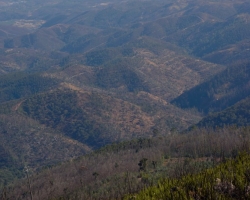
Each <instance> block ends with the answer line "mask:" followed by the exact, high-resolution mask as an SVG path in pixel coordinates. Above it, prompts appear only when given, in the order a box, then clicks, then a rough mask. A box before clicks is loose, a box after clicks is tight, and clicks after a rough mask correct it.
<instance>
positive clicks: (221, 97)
mask: <svg viewBox="0 0 250 200" xmlns="http://www.w3.org/2000/svg"><path fill="white" fill-rule="evenodd" d="M249 58H250V3H249V2H248V1H246V0H238V1H229V0H219V1H202V0H188V1H186V0H178V1H174V0H167V1H166V0H164V1H163V0H156V1H143V0H141V1H140V0H138V1H132V0H131V1H130V0H126V1H118V0H111V1H108V2H105V1H100V0H91V1H80V0H74V1H65V0H50V1H46V0H44V1H36V0H35V1H34V0H33V1H29V0H27V1H19V0H16V1H3V0H0V75H1V79H0V103H1V104H0V124H1V127H0V128H1V129H0V135H1V141H0V149H1V151H0V154H1V157H0V172H1V173H0V176H1V180H2V182H0V184H4V183H7V180H10V179H12V178H14V177H16V176H21V173H20V170H21V169H23V167H24V165H29V166H31V167H32V168H34V169H36V168H41V167H43V166H47V165H52V164H55V163H58V162H59V161H65V160H68V159H69V158H73V157H76V156H79V155H82V154H84V153H87V152H90V151H92V150H94V149H97V148H99V147H102V146H104V145H106V144H110V143H112V142H116V141H123V140H129V139H133V138H142V137H153V136H156V135H166V134H168V133H170V132H171V131H173V130H177V131H183V130H186V129H187V128H189V127H190V126H192V125H195V124H198V126H200V125H205V126H212V127H216V126H224V125H230V124H236V125H248V124H249V117H248V114H247V113H248V100H249V94H250V93H249V91H250V87H249V75H248V74H249V66H250V65H249V63H250V60H249ZM230 106H232V107H230ZM242 108H244V109H243V110H244V111H245V112H246V113H243V114H242V112H240V111H239V110H241V109H242ZM225 109H226V110H225ZM232 110H233V111H232ZM220 111H222V113H217V114H214V113H213V112H220ZM228 111H230V112H228ZM232 112H233V113H234V114H233V115H232V116H231V114H228V113H232ZM209 113H210V114H211V116H210V115H209V116H208V117H207V118H206V116H207V115H208V114H209ZM225 113H226V114H225ZM239 114H240V115H241V116H242V117H241V118H242V119H243V121H244V122H240V120H239V118H238V116H239ZM221 115H222V116H223V115H227V120H224V121H223V120H218V116H221ZM203 117H205V118H204V119H203V121H201V122H200V123H199V121H200V120H202V118H203ZM231 117H233V118H235V119H237V120H232V119H231ZM204 120H205V121H206V120H208V121H209V123H208V122H206V123H205V121H204ZM13 163H15V167H12V168H11V167H10V166H12V165H13ZM6 174H7V175H6ZM11 177H12V178H11Z"/></svg>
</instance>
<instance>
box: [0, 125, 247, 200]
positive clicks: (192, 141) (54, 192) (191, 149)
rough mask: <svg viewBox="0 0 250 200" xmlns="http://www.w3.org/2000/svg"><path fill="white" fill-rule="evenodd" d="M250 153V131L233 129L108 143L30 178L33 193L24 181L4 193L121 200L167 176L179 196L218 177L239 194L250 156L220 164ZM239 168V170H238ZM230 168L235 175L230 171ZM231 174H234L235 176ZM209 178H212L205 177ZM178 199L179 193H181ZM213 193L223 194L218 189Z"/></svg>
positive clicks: (243, 184)
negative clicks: (234, 188) (231, 183)
mask: <svg viewBox="0 0 250 200" xmlns="http://www.w3.org/2000/svg"><path fill="white" fill-rule="evenodd" d="M248 150H249V128H240V129H239V128H238V129H236V128H235V127H228V128H224V129H217V130H216V131H212V130H211V131H208V130H206V129H196V130H193V131H192V132H189V133H187V134H177V133H174V132H173V133H172V134H170V135H167V136H165V137H154V138H151V139H138V140H133V141H127V142H122V143H118V144H112V145H108V146H106V147H104V148H101V149H99V150H98V151H97V152H94V153H91V154H89V155H86V156H83V157H80V158H77V159H74V160H71V161H68V162H65V163H63V164H61V165H58V166H54V167H52V168H47V169H44V170H43V171H42V172H41V173H39V174H30V182H31V189H29V186H28V184H27V180H26V179H23V180H20V181H18V182H16V183H15V184H13V185H11V186H9V187H7V188H5V189H3V190H2V192H3V194H5V197H6V198H10V199H11V198H13V197H15V198H17V197H18V198H19V199H27V198H29V197H30V191H31V192H32V194H33V198H34V199H39V198H40V199H41V198H42V199H44V198H54V199H60V198H63V199H65V198H74V199H122V198H123V197H124V196H126V195H127V194H132V196H134V193H135V192H139V191H141V190H142V189H144V188H145V187H149V186H151V187H152V186H154V185H157V182H158V181H159V180H160V179H163V178H167V180H166V181H165V182H160V183H161V185H162V184H167V185H166V189H167V188H169V187H170V186H172V187H175V186H176V187H179V189H180V192H182V191H183V190H184V191H187V192H186V193H184V194H183V195H185V194H189V191H190V194H191V192H192V194H195V192H197V191H196V190H195V189H198V188H203V189H202V190H201V194H202V195H208V193H207V187H208V186H209V185H210V186H211V187H212V186H213V185H214V184H215V181H216V178H220V179H221V181H230V180H231V179H230V180H228V179H227V178H232V180H235V181H236V182H233V184H234V185H235V187H238V186H239V190H238V188H237V190H235V192H239V191H241V192H243V188H244V187H245V186H246V184H247V180H246V179H245V178H244V176H243V177H242V174H244V172H246V168H245V167H247V165H248V158H249V156H243V157H239V159H240V160H238V161H237V160H236V161H235V162H234V161H232V162H231V161H229V162H228V163H227V164H226V165H225V164H221V165H219V166H217V165H218V164H220V163H221V162H224V161H225V159H228V158H231V157H233V158H234V157H236V156H237V154H238V152H240V151H248ZM242 158H244V159H243V160H242ZM245 158H247V159H246V160H247V162H246V163H245ZM233 163H235V165H234V164H233ZM243 163H245V164H246V165H245V164H243ZM242 164H243V165H242ZM216 166H217V167H216ZM234 166H235V167H236V166H237V168H236V169H234V168H233V167H234ZM243 166H244V168H241V167H243ZM211 167H215V168H214V169H213V168H212V169H211ZM228 167H231V168H230V169H231V170H233V171H230V170H229V171H228V170H226V169H227V168H228ZM205 169H208V171H204V170H205ZM220 170H221V171H220ZM199 172H201V173H200V174H199ZM210 172H211V174H212V175H213V176H212V177H211V179H210V178H208V177H209V174H210ZM220 172H222V174H220ZM231 172H235V177H234V176H232V173H231ZM197 174H198V175H197ZM205 174H207V175H208V176H205V178H204V175H205ZM223 175H224V179H223ZM214 176H217V177H214ZM231 176H232V177H231ZM202 177H203V178H202ZM212 179H213V181H212V182H211V180H212ZM202 180H203V181H202ZM200 181H201V182H200ZM203 183H204V185H202V184H203ZM176 184H179V185H176ZM182 184H183V185H182ZM197 184H198V185H197ZM238 184H239V185H238ZM188 185H189V186H190V187H188ZM186 187H187V188H186ZM155 188H158V189H156V192H155V195H161V194H165V193H166V195H168V193H169V190H164V189H163V190H162V191H161V194H159V193H158V192H157V191H158V190H159V187H154V188H150V189H148V191H153V190H154V189H155ZM163 188H164V187H163ZM160 190H161V189H160ZM211 190H212V191H214V190H213V189H211ZM145 193H146V194H147V195H153V193H152V194H150V193H149V194H148V193H147V190H146V191H145V192H142V198H143V197H145ZM0 194H1V193H0ZM238 194H241V193H237V195H238ZM143 195H144V196H143ZM173 195H179V193H178V191H176V193H174V194H173ZM211 195H215V196H216V195H224V194H222V193H220V192H219V191H218V192H216V194H211ZM241 195H243V193H242V194H241ZM136 196H137V195H136ZM138 197H140V195H138ZM149 198H150V197H149ZM170 199H171V198H170Z"/></svg>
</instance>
